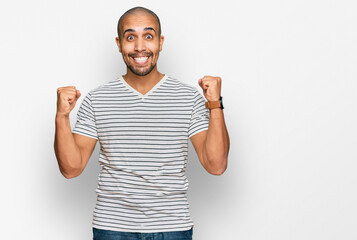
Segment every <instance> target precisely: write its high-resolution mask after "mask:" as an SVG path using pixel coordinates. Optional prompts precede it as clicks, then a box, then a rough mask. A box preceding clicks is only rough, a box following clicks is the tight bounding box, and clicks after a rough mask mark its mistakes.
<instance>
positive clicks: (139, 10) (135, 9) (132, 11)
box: [117, 7, 161, 40]
mask: <svg viewBox="0 0 357 240" xmlns="http://www.w3.org/2000/svg"><path fill="white" fill-rule="evenodd" d="M136 12H144V13H147V14H150V15H151V16H153V17H154V18H155V19H156V21H157V23H158V25H159V36H161V24H160V19H159V17H158V16H157V15H156V14H155V13H154V12H153V11H151V10H150V9H147V8H144V7H133V8H131V9H129V10H128V11H126V12H125V13H124V14H123V15H121V17H120V18H119V21H118V26H117V32H118V37H119V40H120V39H121V37H120V32H121V30H122V29H121V28H122V24H123V21H124V18H125V17H126V16H128V15H130V14H133V13H136Z"/></svg>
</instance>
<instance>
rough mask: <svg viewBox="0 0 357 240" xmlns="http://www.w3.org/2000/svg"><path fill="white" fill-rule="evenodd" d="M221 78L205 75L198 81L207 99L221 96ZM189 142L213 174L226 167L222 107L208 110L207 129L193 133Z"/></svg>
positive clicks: (226, 147)
mask: <svg viewBox="0 0 357 240" xmlns="http://www.w3.org/2000/svg"><path fill="white" fill-rule="evenodd" d="M221 81H222V80H221V78H220V77H212V76H205V77H203V78H201V79H200V80H199V81H198V84H199V85H200V87H201V88H202V89H203V94H204V96H205V98H206V99H207V101H218V100H219V97H220V96H221ZM190 139H191V142H192V144H193V146H194V148H195V150H196V153H197V155H198V158H199V160H200V162H201V164H202V166H203V167H204V168H205V169H206V171H207V172H209V173H211V174H213V175H221V174H223V173H224V171H225V170H226V169H227V161H228V152H229V145H230V141H229V135H228V131H227V128H226V124H225V121H224V114H223V109H221V108H213V109H210V110H209V124H208V130H206V131H202V132H200V133H197V134H195V135H193V136H192V137H191V138H190Z"/></svg>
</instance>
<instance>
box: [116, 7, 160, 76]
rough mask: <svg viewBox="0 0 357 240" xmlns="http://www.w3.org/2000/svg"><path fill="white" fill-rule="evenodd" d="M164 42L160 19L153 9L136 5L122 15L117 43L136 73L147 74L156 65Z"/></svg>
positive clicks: (127, 62) (127, 63)
mask: <svg viewBox="0 0 357 240" xmlns="http://www.w3.org/2000/svg"><path fill="white" fill-rule="evenodd" d="M163 42H164V37H163V36H161V25H160V20H159V18H158V17H157V15H156V14H155V13H154V12H152V11H151V10H149V9H146V8H143V7H135V8H132V9H129V10H128V11H126V12H125V13H124V14H123V15H122V16H121V17H120V19H119V21H118V37H116V43H117V45H118V48H119V52H121V53H122V55H123V60H124V62H125V64H126V65H127V67H128V69H129V70H130V71H131V72H133V73H134V74H135V75H139V76H145V75H147V74H149V73H150V72H151V71H152V70H153V69H154V68H155V67H156V62H157V60H158V57H159V52H160V51H161V50H162V44H163Z"/></svg>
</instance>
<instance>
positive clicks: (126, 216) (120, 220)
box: [72, 75, 209, 233]
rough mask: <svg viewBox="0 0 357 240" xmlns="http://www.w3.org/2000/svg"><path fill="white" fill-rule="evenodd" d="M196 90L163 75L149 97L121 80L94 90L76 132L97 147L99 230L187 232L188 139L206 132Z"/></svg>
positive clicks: (83, 105)
mask: <svg viewBox="0 0 357 240" xmlns="http://www.w3.org/2000/svg"><path fill="white" fill-rule="evenodd" d="M204 102H205V99H204V98H203V96H202V95H201V94H200V93H199V92H198V90H197V89H196V88H194V87H192V86H190V85H188V84H186V83H183V82H181V81H179V80H177V79H174V78H171V77H169V76H167V75H165V76H164V77H163V78H162V79H161V80H160V81H159V82H158V83H157V84H156V85H155V86H154V87H153V88H152V89H151V90H150V91H149V92H148V93H146V94H145V95H143V94H141V93H140V92H138V91H136V90H135V89H134V88H132V87H131V86H130V85H129V84H128V83H127V82H126V81H125V80H124V79H123V77H119V78H117V79H114V80H112V81H110V82H108V83H106V84H103V85H101V86H99V87H97V88H95V89H94V90H92V91H90V92H89V93H88V94H87V95H86V96H85V98H84V99H83V101H82V103H81V105H80V108H79V110H78V114H77V122H76V124H75V127H74V128H73V130H72V132H73V133H77V134H81V135H84V136H87V137H91V138H94V139H97V140H99V142H100V154H99V164H100V166H101V170H100V173H99V176H98V187H97V189H96V193H97V202H96V206H95V209H94V213H93V222H92V223H93V227H94V228H97V229H103V230H112V231H121V232H141V233H155V232H169V231H187V230H189V229H191V228H192V227H193V225H194V224H193V221H192V219H191V217H190V213H189V204H188V200H187V190H188V186H189V183H188V179H187V177H186V174H185V173H186V165H187V160H188V159H187V158H188V138H190V137H192V136H193V135H195V134H196V133H199V132H201V131H204V130H207V129H208V123H209V110H208V109H206V108H205V105H204Z"/></svg>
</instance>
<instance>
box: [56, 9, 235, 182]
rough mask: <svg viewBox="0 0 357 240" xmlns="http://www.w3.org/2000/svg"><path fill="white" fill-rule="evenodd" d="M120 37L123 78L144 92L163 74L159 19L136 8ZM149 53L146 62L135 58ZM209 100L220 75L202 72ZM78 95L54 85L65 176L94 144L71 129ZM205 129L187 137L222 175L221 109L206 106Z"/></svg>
mask: <svg viewBox="0 0 357 240" xmlns="http://www.w3.org/2000/svg"><path fill="white" fill-rule="evenodd" d="M122 29H123V30H122V31H123V32H122V33H121V34H122V35H121V36H122V38H121V39H120V40H119V38H118V37H116V39H115V41H116V44H117V46H118V49H119V52H120V53H121V54H122V56H123V60H124V62H125V64H126V65H127V73H126V74H125V75H124V76H123V78H124V80H125V81H126V82H127V83H128V84H129V85H131V86H132V87H133V88H135V89H136V90H137V91H138V92H140V93H142V94H146V93H147V92H148V91H150V89H151V88H152V87H154V86H155V85H156V84H157V83H158V82H159V81H160V80H161V79H162V77H163V76H164V74H162V73H160V72H159V71H158V70H157V65H156V63H157V60H158V58H159V53H160V52H161V51H162V45H163V42H164V36H159V35H158V23H157V22H156V20H155V18H154V17H153V16H152V15H150V14H147V13H145V12H140V11H139V12H135V13H132V14H130V15H128V16H126V17H125V19H124V21H123V25H122ZM141 56H149V58H148V60H147V61H146V62H145V63H138V62H136V61H135V59H134V58H136V57H141ZM198 84H199V86H200V87H201V88H202V90H203V94H204V96H205V98H206V99H207V100H208V101H217V100H218V99H219V97H220V95H221V78H220V77H213V76H204V77H203V78H201V79H199V80H198ZM80 96H81V93H80V91H79V90H77V89H76V88H75V86H68V87H60V88H58V89H57V113H56V131H55V141H54V149H55V154H56V157H57V161H58V165H59V169H60V171H61V173H62V175H63V176H64V177H66V178H67V179H70V178H73V177H77V176H79V175H80V174H81V173H82V172H83V170H84V168H85V166H86V165H87V162H88V160H89V158H90V156H91V155H92V153H93V150H94V148H95V145H96V142H97V140H96V139H93V138H90V137H86V136H83V135H80V134H76V133H72V132H71V126H70V120H69V114H70V112H71V111H72V109H73V108H74V106H75V104H76V102H77V100H78V98H79V97H80ZM209 112H210V113H209V127H208V130H205V131H202V132H200V133H197V134H195V135H194V136H192V137H191V138H190V140H191V142H192V144H193V146H194V148H195V151H196V153H197V156H198V158H199V160H200V162H201V164H202V166H203V167H204V168H205V169H206V171H207V172H209V173H210V174H213V175H221V174H223V172H224V171H225V170H226V168H227V159H228V151H229V145H230V142H229V136H228V132H227V129H226V125H225V121H224V115H223V110H222V109H220V108H215V109H210V110H209Z"/></svg>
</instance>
